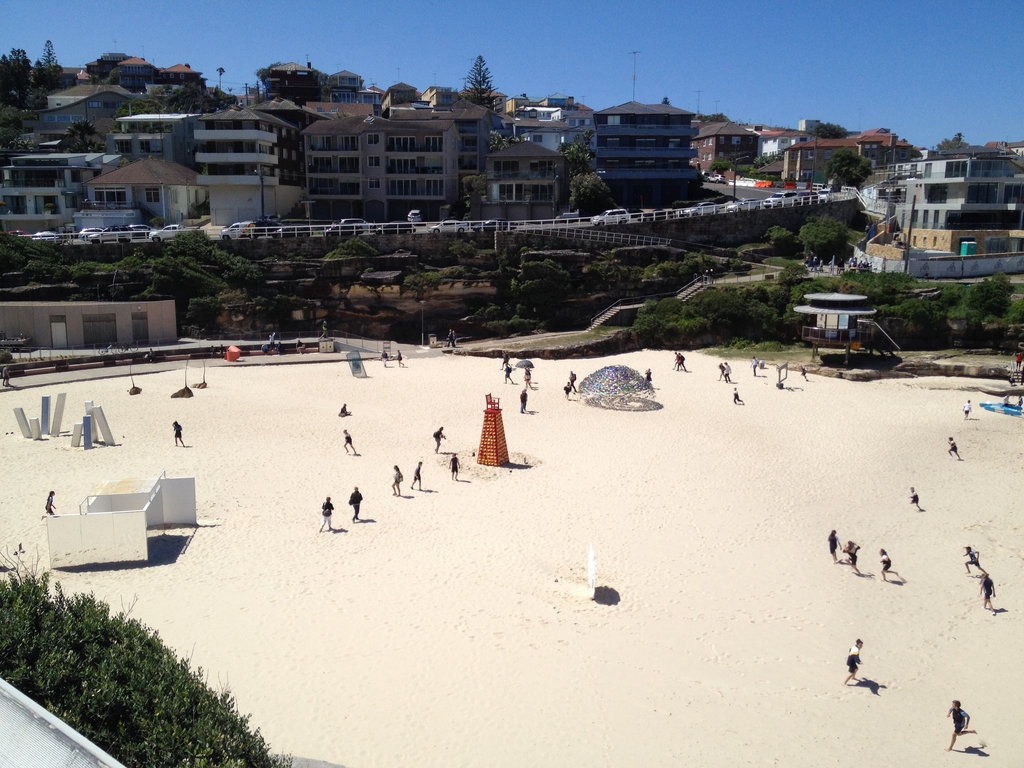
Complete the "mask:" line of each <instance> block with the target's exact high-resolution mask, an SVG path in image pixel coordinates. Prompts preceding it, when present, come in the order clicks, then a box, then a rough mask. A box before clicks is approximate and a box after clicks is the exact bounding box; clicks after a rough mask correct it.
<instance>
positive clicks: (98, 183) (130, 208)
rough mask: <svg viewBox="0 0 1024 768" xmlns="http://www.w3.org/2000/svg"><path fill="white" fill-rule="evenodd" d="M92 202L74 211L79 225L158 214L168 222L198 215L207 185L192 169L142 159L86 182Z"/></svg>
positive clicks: (130, 220)
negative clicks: (201, 182)
mask: <svg viewBox="0 0 1024 768" xmlns="http://www.w3.org/2000/svg"><path fill="white" fill-rule="evenodd" d="M85 188H86V190H87V192H88V195H89V204H88V205H87V206H86V207H85V208H83V209H82V210H81V211H80V212H79V213H76V214H75V222H76V228H77V229H82V228H84V227H109V226H112V225H115V224H142V223H146V222H149V221H150V220H151V219H153V218H155V217H157V216H159V217H160V218H162V219H163V220H164V221H165V222H166V223H168V224H171V223H177V222H181V221H182V220H184V219H186V218H196V217H197V214H198V208H199V206H200V205H201V204H202V203H203V202H205V201H206V199H207V195H208V187H203V186H200V185H199V182H198V178H197V174H196V172H195V171H194V170H192V169H191V168H186V167H185V166H184V165H180V164H179V163H171V162H167V161H165V160H159V159H156V158H142V159H140V160H136V161H134V162H132V163H129V164H128V165H123V166H119V167H115V168H111V169H109V170H107V171H106V172H105V173H103V174H101V175H99V176H96V177H94V178H92V179H90V180H89V181H87V182H85Z"/></svg>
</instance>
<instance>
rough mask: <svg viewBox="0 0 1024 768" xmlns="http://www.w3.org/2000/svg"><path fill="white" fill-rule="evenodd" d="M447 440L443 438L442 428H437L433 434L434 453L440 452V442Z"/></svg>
mask: <svg viewBox="0 0 1024 768" xmlns="http://www.w3.org/2000/svg"><path fill="white" fill-rule="evenodd" d="M447 439H448V438H447V437H445V436H444V427H438V428H437V432H435V433H434V453H437V452H438V451H439V450H441V441H442V440H447Z"/></svg>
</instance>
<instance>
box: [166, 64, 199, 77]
mask: <svg viewBox="0 0 1024 768" xmlns="http://www.w3.org/2000/svg"><path fill="white" fill-rule="evenodd" d="M160 71H161V72H192V73H193V74H196V75H201V74H202V72H197V71H196V70H194V69H192V67H190V66H189V65H188V64H175V65H174V66H173V67H163V68H162V69H161V70H160Z"/></svg>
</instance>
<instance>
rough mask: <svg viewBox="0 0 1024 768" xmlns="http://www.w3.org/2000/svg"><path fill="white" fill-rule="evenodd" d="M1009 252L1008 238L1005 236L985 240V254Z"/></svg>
mask: <svg viewBox="0 0 1024 768" xmlns="http://www.w3.org/2000/svg"><path fill="white" fill-rule="evenodd" d="M1009 250H1010V249H1009V238H1007V237H1006V236H1005V235H1003V236H993V237H986V238H985V253H1007V252H1009Z"/></svg>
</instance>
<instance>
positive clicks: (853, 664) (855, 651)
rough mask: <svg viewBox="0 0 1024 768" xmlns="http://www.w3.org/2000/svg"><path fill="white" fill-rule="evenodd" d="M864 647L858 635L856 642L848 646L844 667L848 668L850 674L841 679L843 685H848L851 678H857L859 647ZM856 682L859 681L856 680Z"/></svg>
mask: <svg viewBox="0 0 1024 768" xmlns="http://www.w3.org/2000/svg"><path fill="white" fill-rule="evenodd" d="M863 647H864V643H863V641H861V639H860V638H859V637H858V638H857V642H856V643H854V644H853V647H852V648H850V653H849V654H848V655H847V656H846V668H847V669H849V670H850V674H848V675H847V676H846V679H845V680H843V685H849V683H850V681H851V680H857V668H858V667H860V649H861V648H863ZM857 682H860V681H859V680H857Z"/></svg>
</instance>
